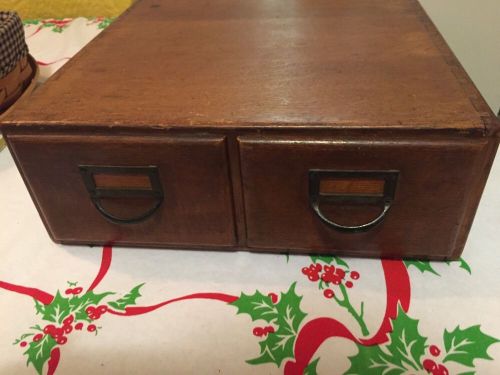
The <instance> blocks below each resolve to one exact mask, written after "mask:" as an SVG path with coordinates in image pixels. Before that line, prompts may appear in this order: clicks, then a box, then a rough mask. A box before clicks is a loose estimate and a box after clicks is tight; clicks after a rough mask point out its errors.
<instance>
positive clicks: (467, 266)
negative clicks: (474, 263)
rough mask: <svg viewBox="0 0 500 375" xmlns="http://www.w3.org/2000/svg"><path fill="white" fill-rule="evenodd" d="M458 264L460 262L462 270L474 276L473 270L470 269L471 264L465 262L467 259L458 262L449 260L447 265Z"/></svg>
mask: <svg viewBox="0 0 500 375" xmlns="http://www.w3.org/2000/svg"><path fill="white" fill-rule="evenodd" d="M457 262H460V264H459V265H458V266H459V267H460V268H463V269H464V270H466V271H467V273H468V274H469V275H472V270H471V269H470V266H469V264H468V263H467V262H466V261H465V259H464V258H460V259H459V260H457V261H449V260H448V261H446V264H447V265H450V264H452V263H457Z"/></svg>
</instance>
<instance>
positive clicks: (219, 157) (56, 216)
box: [8, 135, 235, 247]
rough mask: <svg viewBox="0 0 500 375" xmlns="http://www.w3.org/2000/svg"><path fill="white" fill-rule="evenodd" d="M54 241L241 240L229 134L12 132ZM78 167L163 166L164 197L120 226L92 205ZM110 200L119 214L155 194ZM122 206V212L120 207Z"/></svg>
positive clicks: (12, 142)
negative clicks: (144, 216)
mask: <svg viewBox="0 0 500 375" xmlns="http://www.w3.org/2000/svg"><path fill="white" fill-rule="evenodd" d="M8 139H9V143H10V146H11V150H12V151H13V154H14V155H15V157H16V159H17V162H18V166H19V168H20V169H21V171H22V173H23V174H24V175H25V176H27V179H28V183H29V185H30V187H31V191H32V197H33V199H34V201H35V202H36V203H37V205H38V206H39V207H40V214H41V216H42V217H43V218H44V220H45V223H46V225H47V228H48V229H49V232H50V234H51V235H52V237H53V239H54V240H55V241H59V242H66V243H68V242H71V241H80V242H87V243H105V242H116V243H121V242H125V243H133V242H141V243H143V244H144V245H158V244H162V243H171V244H178V245H212V246H222V247H224V246H231V245H234V244H235V235H234V229H233V228H234V224H233V214H232V203H231V194H230V183H229V177H228V166H227V159H226V149H225V139H224V138H223V137H199V138H196V137H184V138H175V139H172V138H169V137H162V138H161V139H160V138H152V137H116V136H115V137H113V136H108V137H106V136H89V137H79V136H73V135H68V136H47V137H43V140H40V137H37V136H25V135H17V136H13V135H11V136H9V137H8ZM79 165H101V166H102V165H104V166H151V165H154V166H157V167H158V169H159V174H160V179H161V182H162V187H163V191H164V202H163V204H162V206H160V208H159V209H158V211H157V212H156V213H155V214H154V215H153V216H152V217H151V218H150V219H148V220H146V221H144V222H142V223H137V224H123V225H119V224H114V223H111V222H109V221H108V220H106V219H105V218H104V217H103V216H102V215H101V214H100V213H99V212H98V211H97V210H96V208H95V207H94V205H93V203H92V201H91V200H90V199H89V194H88V192H87V190H86V189H85V186H84V184H83V182H82V177H81V175H80V172H79V170H78V166H79ZM116 200H117V199H107V200H106V202H105V203H104V204H106V205H107V208H108V209H109V210H110V211H113V212H114V213H116V214H117V216H124V217H127V216H134V215H137V214H140V212H141V211H144V210H147V209H148V207H149V206H150V205H151V202H150V199H144V198H143V199H121V200H118V202H116ZM117 210H118V212H117Z"/></svg>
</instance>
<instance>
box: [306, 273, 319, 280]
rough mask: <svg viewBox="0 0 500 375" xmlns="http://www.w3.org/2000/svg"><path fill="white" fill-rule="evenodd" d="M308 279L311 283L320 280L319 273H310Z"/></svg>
mask: <svg viewBox="0 0 500 375" xmlns="http://www.w3.org/2000/svg"><path fill="white" fill-rule="evenodd" d="M307 278H308V279H309V280H310V281H318V280H319V275H318V274H317V273H310V274H309V276H307Z"/></svg>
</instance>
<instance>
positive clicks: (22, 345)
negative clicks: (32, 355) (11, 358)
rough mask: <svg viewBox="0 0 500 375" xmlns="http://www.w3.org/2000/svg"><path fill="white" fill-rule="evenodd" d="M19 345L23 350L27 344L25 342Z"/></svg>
mask: <svg viewBox="0 0 500 375" xmlns="http://www.w3.org/2000/svg"><path fill="white" fill-rule="evenodd" d="M19 345H21V348H24V347H25V346H26V345H28V343H27V342H26V341H21V343H20V344H19Z"/></svg>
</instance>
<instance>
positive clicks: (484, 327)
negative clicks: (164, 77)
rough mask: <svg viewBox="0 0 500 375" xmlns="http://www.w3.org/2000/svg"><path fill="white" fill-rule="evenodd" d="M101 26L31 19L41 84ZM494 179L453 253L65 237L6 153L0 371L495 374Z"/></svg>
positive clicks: (498, 318)
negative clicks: (412, 254) (48, 226)
mask: <svg viewBox="0 0 500 375" xmlns="http://www.w3.org/2000/svg"><path fill="white" fill-rule="evenodd" d="M110 22H111V20H109V19H104V18H96V19H91V20H89V19H84V18H78V19H65V20H32V21H27V22H26V26H25V27H26V35H27V40H28V43H29V47H30V50H31V53H32V54H33V55H34V56H35V58H36V60H37V61H38V62H39V65H40V67H41V81H44V80H45V79H46V78H47V77H48V76H50V75H51V74H52V73H53V72H54V71H55V70H56V69H57V68H59V67H60V66H62V65H63V64H64V63H65V62H66V61H67V60H68V59H69V58H71V57H72V56H73V55H74V54H75V53H76V52H77V51H78V50H79V49H80V48H81V47H82V46H83V45H85V44H86V43H87V42H88V41H89V40H90V39H92V38H93V37H94V36H95V35H97V34H98V33H99V32H100V30H102V29H103V28H104V27H106V26H107V25H108V24H109V23H110ZM124 48H125V46H124ZM75 90H78V87H75ZM96 90H99V88H98V87H96ZM499 188H500V163H499V162H496V163H495V164H494V166H493V171H492V174H491V176H490V179H489V181H488V185H487V187H486V190H485V193H484V196H483V200H482V203H481V206H480V208H479V211H478V215H477V217H476V220H475V223H474V226H473V229H472V232H471V235H470V238H469V241H468V243H467V247H466V250H465V252H464V258H463V259H462V260H461V261H459V262H451V263H437V262H430V263H429V262H421V261H402V260H382V261H381V260H367V259H351V258H340V257H334V256H297V255H289V256H287V255H271V254H251V253H247V252H222V251H221V252H202V251H181V250H178V251H177V250H172V251H161V250H150V249H126V248H114V249H113V248H111V247H104V248H101V247H92V248H91V247H74V246H62V245H56V244H54V243H52V242H51V241H50V239H49V237H48V235H47V233H46V231H45V229H44V227H43V225H42V222H41V220H40V218H39V216H38V214H37V212H36V209H35V207H34V205H33V203H32V201H31V199H30V197H29V195H28V192H27V190H26V188H25V187H24V184H23V182H22V180H21V177H20V175H19V173H18V171H17V169H16V167H15V165H14V162H13V160H12V158H11V155H10V154H9V152H8V151H7V150H4V151H3V152H1V153H0V202H1V204H0V228H1V231H0V259H1V262H0V322H1V324H0V374H36V373H38V374H89V373H94V374H382V375H395V374H426V373H432V374H436V375H437V374H462V375H465V374H492V375H493V374H498V373H500V341H499V339H500V283H499V281H500V276H499V275H500V266H499V263H498V260H497V255H498V250H499V249H500V234H499V232H498V228H500V226H499V224H500V196H499V194H498V193H497V192H498V189H499ZM67 214H68V215H71V213H70V212H68V213H67Z"/></svg>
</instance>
